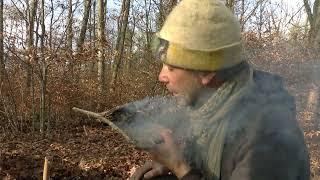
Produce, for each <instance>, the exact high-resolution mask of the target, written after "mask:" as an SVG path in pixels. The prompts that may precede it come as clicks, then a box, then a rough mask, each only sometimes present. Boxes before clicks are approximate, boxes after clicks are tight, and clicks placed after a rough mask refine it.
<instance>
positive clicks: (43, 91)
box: [40, 0, 47, 134]
mask: <svg viewBox="0 0 320 180" xmlns="http://www.w3.org/2000/svg"><path fill="white" fill-rule="evenodd" d="M44 1H45V0H41V19H40V21H41V22H40V23H41V39H40V50H41V57H40V58H41V60H40V61H41V62H40V66H41V68H40V69H41V74H40V93H41V97H40V133H42V134H43V133H44V124H45V120H46V84H47V67H46V62H45V57H44V56H45V54H44V53H45V49H44V48H45V45H44V41H45V33H46V32H45V21H44V16H45V14H44V13H45V12H44Z"/></svg>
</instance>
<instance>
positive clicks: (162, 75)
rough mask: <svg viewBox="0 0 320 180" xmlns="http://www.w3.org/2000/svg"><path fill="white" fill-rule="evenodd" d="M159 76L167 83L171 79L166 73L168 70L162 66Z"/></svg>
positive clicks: (161, 80)
mask: <svg viewBox="0 0 320 180" xmlns="http://www.w3.org/2000/svg"><path fill="white" fill-rule="evenodd" d="M158 78H159V81H160V82H163V83H167V82H168V81H169V79H168V76H167V74H166V70H165V68H164V67H162V69H161V71H160V73H159V77H158Z"/></svg>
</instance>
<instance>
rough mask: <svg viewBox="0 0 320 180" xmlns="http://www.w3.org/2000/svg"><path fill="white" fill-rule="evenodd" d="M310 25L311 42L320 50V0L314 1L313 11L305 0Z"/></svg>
mask: <svg viewBox="0 0 320 180" xmlns="http://www.w3.org/2000/svg"><path fill="white" fill-rule="evenodd" d="M303 3H304V7H305V10H306V12H307V15H308V21H309V24H310V31H309V40H310V43H311V44H312V45H313V46H314V47H315V48H320V0H314V3H313V10H311V7H310V3H309V2H308V0H303Z"/></svg>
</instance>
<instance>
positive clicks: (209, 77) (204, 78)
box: [201, 72, 216, 86]
mask: <svg viewBox="0 0 320 180" xmlns="http://www.w3.org/2000/svg"><path fill="white" fill-rule="evenodd" d="M215 77H216V73H214V72H211V73H207V74H205V75H201V84H202V85H204V86H207V85H209V84H211V83H212V82H213V81H214V78H215Z"/></svg>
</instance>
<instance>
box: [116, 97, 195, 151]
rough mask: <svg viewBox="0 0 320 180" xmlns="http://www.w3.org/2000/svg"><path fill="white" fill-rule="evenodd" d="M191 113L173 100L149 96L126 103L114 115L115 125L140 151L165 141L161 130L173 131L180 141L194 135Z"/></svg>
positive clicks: (187, 108) (171, 98)
mask: <svg viewBox="0 0 320 180" xmlns="http://www.w3.org/2000/svg"><path fill="white" fill-rule="evenodd" d="M190 115H191V110H190V108H189V107H187V106H183V105H181V104H178V103H177V100H176V99H175V98H173V97H169V96H168V97H159V96H158V97H147V98H145V99H143V100H141V101H135V102H132V103H128V104H125V105H124V106H123V107H122V108H120V109H119V110H117V111H115V112H114V113H113V114H112V117H113V119H115V124H116V125H117V126H118V127H120V128H121V129H122V130H123V131H124V132H126V133H127V135H128V136H129V137H130V138H131V139H132V140H133V141H134V142H135V145H136V147H137V148H139V149H150V148H152V147H153V146H154V145H156V144H160V143H162V142H163V140H162V138H161V136H160V134H159V129H161V128H166V129H169V130H171V131H172V132H173V136H174V138H175V139H176V140H178V139H181V138H188V136H189V135H190V128H189V127H190V126H189V118H190Z"/></svg>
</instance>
